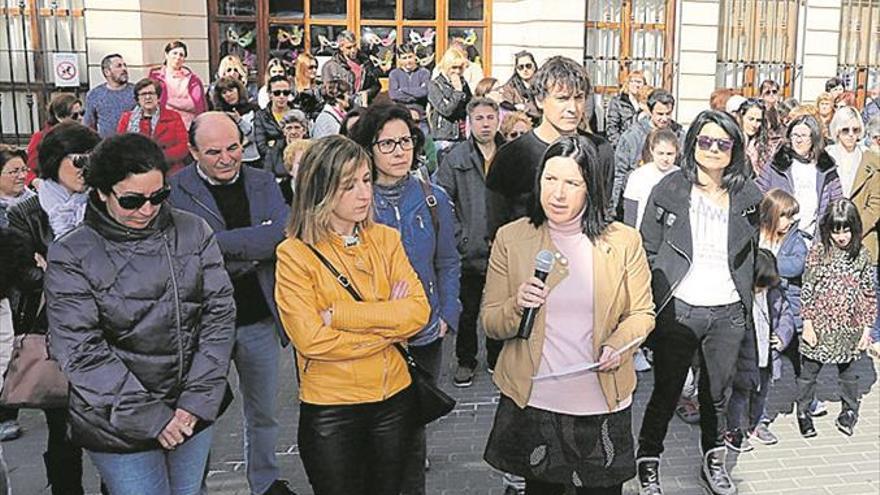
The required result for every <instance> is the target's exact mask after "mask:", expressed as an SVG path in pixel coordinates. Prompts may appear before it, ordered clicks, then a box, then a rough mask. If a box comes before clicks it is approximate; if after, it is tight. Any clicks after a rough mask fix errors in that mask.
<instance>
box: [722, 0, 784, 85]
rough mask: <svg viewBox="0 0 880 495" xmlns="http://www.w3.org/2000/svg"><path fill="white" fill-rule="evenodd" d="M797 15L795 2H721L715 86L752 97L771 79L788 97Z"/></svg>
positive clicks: (776, 0)
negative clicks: (731, 89) (732, 89)
mask: <svg viewBox="0 0 880 495" xmlns="http://www.w3.org/2000/svg"><path fill="white" fill-rule="evenodd" d="M797 16H798V2H797V0H724V1H722V2H721V27H720V36H719V37H718V67H717V69H716V73H715V74H716V75H715V84H716V86H717V87H719V88H734V89H738V90H741V91H742V94H743V95H745V96H754V95H755V94H756V93H757V91H758V89H759V88H758V87H759V86H760V84H761V81H764V80H765V79H772V80H774V81H776V82H777V83H779V86H780V89H781V90H782V93H783V95H784V96H785V97H786V98H787V97H789V96H791V92H792V84H793V73H794V67H795V46H796V43H795V39H796V36H797Z"/></svg>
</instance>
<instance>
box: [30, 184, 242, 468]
mask: <svg viewBox="0 0 880 495" xmlns="http://www.w3.org/2000/svg"><path fill="white" fill-rule="evenodd" d="M102 205H103V203H101V202H100V201H99V200H97V198H96V196H95V195H94V194H93V195H92V197H91V199H90V202H89V206H88V209H87V210H86V215H85V220H84V221H83V224H82V225H80V226H79V227H77V228H76V229H74V230H73V231H71V232H70V233H68V234H66V235H65V236H63V237H61V238H60V239H58V240H57V241H56V242H54V243H53V244H52V245H51V246H50V248H49V256H48V262H49V267H48V269H47V270H46V280H45V290H46V301H47V314H48V321H49V350H50V352H51V354H52V356H53V357H54V358H56V359H57V360H58V363H59V364H60V365H61V369H62V370H63V371H64V374H65V375H66V376H67V378H68V380H69V381H70V398H69V411H70V423H69V424H70V435H71V439H72V441H73V442H74V443H75V444H77V445H79V446H82V447H84V448H87V449H89V450H94V451H100V452H120V453H124V452H139V451H145V450H154V449H159V448H161V447H160V445H159V442H158V441H157V440H156V438H157V437H158V435H159V433H161V432H162V430H163V429H164V428H165V426H166V424H167V423H168V422H169V421H170V420H171V418H172V417H173V415H174V411H175V409H177V408H180V409H184V410H186V411H189V412H190V413H192V414H194V415H195V416H197V417H198V418H199V422H198V423H197V427H196V429H197V430H199V429H203V428H204V427H206V426H208V425H209V424H211V423H212V422H213V421H214V420H216V419H217V417H218V416H219V414H220V413H221V412H222V411H221V406H222V405H223V404H224V403H227V401H224V397H225V396H226V393H227V388H228V385H227V382H226V375H227V372H228V370H229V360H230V356H231V353H232V346H233V342H234V338H235V337H234V336H235V302H234V300H233V297H232V283H231V282H230V280H229V276H228V275H227V274H226V270H225V268H224V266H223V256H222V255H221V254H220V248H219V247H218V245H217V241H216V239H215V238H214V235H213V233H212V232H211V228H210V227H208V224H207V223H206V222H205V221H204V220H202V219H201V218H199V217H197V216H195V215H192V214H190V213H186V212H183V211H180V210H175V209H173V208H171V207H170V206H168V205H167V204H166V205H163V206H162V207H161V210H160V212H159V215H158V216H157V217H156V218H155V219H154V220H153V222H152V223H151V224H150V226H149V227H147V228H146V229H142V230H133V229H127V228H125V227H124V226H123V225H121V224H119V223H117V222H116V221H115V220H112V219H111V218H110V217H109V216H108V215H107V213H106V212H105V211H104V210H103V206H102Z"/></svg>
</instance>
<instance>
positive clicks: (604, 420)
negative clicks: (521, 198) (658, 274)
mask: <svg viewBox="0 0 880 495" xmlns="http://www.w3.org/2000/svg"><path fill="white" fill-rule="evenodd" d="M607 172H608V171H607V170H606V169H605V167H604V166H603V165H602V162H601V161H600V159H599V156H598V151H597V149H596V146H595V145H594V144H593V143H592V141H590V140H589V139H588V138H586V137H584V136H564V137H562V138H560V139H559V140H557V141H556V142H555V143H553V144H551V145H550V147H549V148H547V151H546V153H545V154H544V156H543V158H542V160H541V164H540V165H539V167H538V171H537V175H536V180H535V202H534V205H533V208H532V213H531V215H530V216H529V217H528V218H521V219H519V220H517V221H515V222H512V223H510V224H507V225H506V226H504V227H502V228H501V229H499V230H498V233H497V235H496V237H495V241H494V244H493V246H492V253H491V255H490V258H489V268H488V272H487V276H486V288H485V293H484V296H483V307H482V322H483V326H484V328H485V329H486V334H487V335H488V336H490V337H492V338H494V339H498V340H503V341H504V347H503V349H502V350H501V354H500V356H499V359H498V363H497V365H496V368H495V374H494V377H493V378H494V381H495V384H496V385H497V386H498V388H499V389H500V390H501V401H500V402H499V405H498V410H497V412H496V413H495V423H494V425H493V427H492V433H491V434H490V436H489V441H488V444H487V445H486V453H485V459H486V461H487V462H489V464H491V465H492V466H493V467H496V468H498V469H500V470H503V471H505V472H508V473H513V474H515V475H518V476H522V477H524V478H525V479H526V494H528V495H535V494H540V495H550V494H554V495H555V494H562V493H563V492H564V491H565V490H566V488H568V487H570V488H574V489H575V490H576V493H578V494H599V495H606V494H607V495H612V494H620V493H622V491H621V490H622V485H623V483H624V482H625V481H626V480H628V479H630V478H632V476H633V474H634V473H635V462H634V461H635V460H634V452H633V441H632V438H633V436H632V408H631V405H632V394H633V391H634V390H635V387H636V374H635V370H634V368H633V354H634V352H635V351H636V350H637V349H638V344H639V343H640V342H642V341H643V340H644V338H645V336H646V335H647V334H648V333H649V332H650V331H651V330H652V329H653V328H654V311H653V303H652V301H651V292H650V274H649V270H648V263H647V260H646V259H645V252H644V250H643V249H642V247H641V244H640V240H639V236H638V233H637V232H636V231H635V229H633V228H631V227H628V226H626V225H623V224H621V223H617V222H613V221H612V220H611V218H610V216H609V215H608V204H609V201H608V195H607V188H606V181H605V178H604V177H605V175H606V173H607ZM545 250H546V251H548V253H547V255H548V256H549V257H551V258H552V259H553V260H555V263H553V265H552V268H551V269H550V272H549V275H548V277H547V279H546V283H545V282H542V281H541V280H540V279H538V278H537V277H534V276H533V273H534V269H535V262H534V260H535V259H536V255H538V256H544V254H543V253H544V251H545ZM539 252H540V253H541V254H539ZM539 307H540V308H541V309H540V310H538V309H537V308H539ZM525 311H538V313H537V316H536V318H535V320H534V326H533V328H532V329H531V334H530V335H529V336H524V335H518V332H517V329H518V327H519V324H520V319H521V318H522V315H523V313H524V312H525ZM572 439H576V441H572Z"/></svg>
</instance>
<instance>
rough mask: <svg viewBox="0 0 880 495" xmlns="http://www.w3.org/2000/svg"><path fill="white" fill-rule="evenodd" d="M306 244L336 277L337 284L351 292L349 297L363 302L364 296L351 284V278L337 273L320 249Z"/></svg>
mask: <svg viewBox="0 0 880 495" xmlns="http://www.w3.org/2000/svg"><path fill="white" fill-rule="evenodd" d="M306 246H307V247H308V248H309V249H311V250H312V252H313V253H315V256H317V257H318V259H319V260H320V261H321V263H323V265H324V266H326V267H327V269H328V270H330V273H332V274H333V276H334V277H336V281H337V282H339V285H341V286H342V287H343V288H345V290H347V291H348V293H349V294H351V297H353V298H354V300H355V301H359V302H363V300H364V298H363V297H361V295H360V293H358V291H357V289H355V288H354V286H353V285H352V284H351V280H349V279H348V277H346V276H345V275H343V274H341V273H339V270H337V269H336V267H334V266H333V264H332V263H330V260H328V259H327V258H325V257H324V255H323V254H321V252H320V251H318V250H317V249H315V247H314V246H311V245H309V244H306Z"/></svg>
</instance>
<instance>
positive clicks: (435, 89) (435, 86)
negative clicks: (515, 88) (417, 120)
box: [428, 47, 471, 150]
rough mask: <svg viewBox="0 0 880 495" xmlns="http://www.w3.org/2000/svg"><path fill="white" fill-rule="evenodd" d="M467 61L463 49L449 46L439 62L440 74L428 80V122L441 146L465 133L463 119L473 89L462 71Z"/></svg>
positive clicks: (465, 115)
mask: <svg viewBox="0 0 880 495" xmlns="http://www.w3.org/2000/svg"><path fill="white" fill-rule="evenodd" d="M467 64H468V60H467V55H465V53H464V52H462V51H461V50H459V49H458V48H455V47H451V48H449V49H448V50H446V53H444V54H443V58H441V59H440V62H439V63H438V64H437V70H438V72H439V74H438V75H437V77H435V78H434V80H432V81H431V82H430V83H429V84H428V103H429V104H430V105H431V111H430V112H429V113H428V125H429V126H430V127H431V134H432V137H433V138H434V141H435V142H436V143H437V147H438V148H440V149H441V150H442V149H444V148H448V147H449V146H451V145H452V144H453V143H455V142H456V141H461V140H463V139H465V137H466V136H465V134H464V122H465V120H466V119H467V111H466V109H467V103H468V101H470V99H471V90H470V88H469V87H468V84H467V81H465V79H464V77H463V76H462V74H463V72H464V69H465V67H467Z"/></svg>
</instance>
